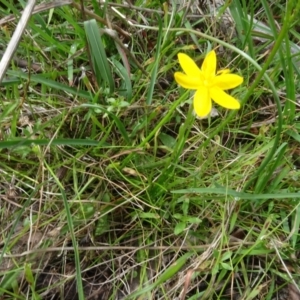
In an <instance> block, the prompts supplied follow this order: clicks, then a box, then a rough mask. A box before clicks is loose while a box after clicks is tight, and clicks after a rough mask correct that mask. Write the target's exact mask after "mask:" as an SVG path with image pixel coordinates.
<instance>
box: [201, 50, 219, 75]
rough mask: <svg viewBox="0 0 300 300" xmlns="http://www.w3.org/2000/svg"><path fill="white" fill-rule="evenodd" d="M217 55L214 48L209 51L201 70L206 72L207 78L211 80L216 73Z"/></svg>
mask: <svg viewBox="0 0 300 300" xmlns="http://www.w3.org/2000/svg"><path fill="white" fill-rule="evenodd" d="M216 68H217V56H216V52H215V51H214V50H212V51H210V52H208V54H207V55H206V56H205V58H204V61H203V64H202V67H201V70H202V72H203V73H204V76H205V79H207V80H210V79H211V78H212V77H214V76H215V75H216Z"/></svg>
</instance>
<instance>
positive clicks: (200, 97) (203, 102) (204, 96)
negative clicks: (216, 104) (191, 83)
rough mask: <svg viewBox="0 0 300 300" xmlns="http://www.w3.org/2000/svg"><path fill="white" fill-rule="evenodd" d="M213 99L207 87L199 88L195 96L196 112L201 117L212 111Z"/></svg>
mask: <svg viewBox="0 0 300 300" xmlns="http://www.w3.org/2000/svg"><path fill="white" fill-rule="evenodd" d="M211 106H212V103H211V98H210V96H209V92H208V89H207V87H205V86H202V87H201V88H199V89H198V90H197V91H196V93H195V96H194V110H195V112H196V114H197V115H198V116H199V117H205V116H207V115H208V114H209V113H210V111H211Z"/></svg>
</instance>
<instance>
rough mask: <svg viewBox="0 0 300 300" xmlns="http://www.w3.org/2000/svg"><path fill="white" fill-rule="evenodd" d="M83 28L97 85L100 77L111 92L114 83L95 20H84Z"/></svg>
mask: <svg viewBox="0 0 300 300" xmlns="http://www.w3.org/2000/svg"><path fill="white" fill-rule="evenodd" d="M84 29H85V34H86V37H87V42H88V45H89V48H90V54H91V58H92V63H93V68H94V72H95V75H96V78H97V80H98V84H99V86H101V82H100V79H101V78H102V79H103V80H104V81H105V83H106V84H108V86H109V89H110V93H113V92H114V87H115V84H114V80H113V77H112V73H111V70H110V67H109V64H108V60H107V57H106V53H105V49H104V45H103V43H102V38H101V35H100V31H99V27H98V25H97V22H96V21H95V20H89V21H85V22H84Z"/></svg>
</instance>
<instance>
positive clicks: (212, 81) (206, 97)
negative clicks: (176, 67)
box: [174, 50, 243, 117]
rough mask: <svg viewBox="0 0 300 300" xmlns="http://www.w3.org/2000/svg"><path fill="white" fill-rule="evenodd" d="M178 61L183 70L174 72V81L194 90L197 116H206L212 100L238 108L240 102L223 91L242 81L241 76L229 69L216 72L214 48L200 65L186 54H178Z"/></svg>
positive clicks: (226, 106)
mask: <svg viewBox="0 0 300 300" xmlns="http://www.w3.org/2000/svg"><path fill="white" fill-rule="evenodd" d="M178 60H179V63H180V65H181V67H182V69H183V71H184V73H182V72H175V74H174V77H175V80H176V82H177V83H178V84H179V85H181V86H182V87H184V88H186V89H190V90H196V93H195V96H194V109H195V112H196V114H197V115H198V116H199V117H205V116H207V115H208V114H209V113H210V111H211V109H212V101H211V100H213V101H215V102H216V103H218V104H219V105H221V106H223V107H225V108H228V109H239V108H240V103H239V101H238V100H236V99H235V98H233V97H232V96H230V95H228V94H227V93H225V92H224V90H230V89H232V88H235V87H237V86H238V85H240V84H241V83H242V82H243V77H241V76H239V75H235V74H229V72H230V71H229V70H227V69H226V70H221V71H218V72H216V67H217V57H216V52H215V51H214V50H212V51H210V52H209V53H208V54H207V55H206V57H205V59H204V61H203V63H202V66H201V69H200V68H198V66H197V65H196V63H195V62H194V61H193V60H192V59H191V58H190V57H189V56H188V55H186V54H184V53H179V54H178Z"/></svg>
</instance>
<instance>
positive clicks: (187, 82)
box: [174, 72, 201, 90]
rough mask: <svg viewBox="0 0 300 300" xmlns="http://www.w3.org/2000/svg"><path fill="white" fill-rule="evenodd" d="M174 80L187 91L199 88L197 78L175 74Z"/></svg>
mask: <svg viewBox="0 0 300 300" xmlns="http://www.w3.org/2000/svg"><path fill="white" fill-rule="evenodd" d="M174 78H175V80H176V82H177V83H178V84H179V85H181V86H182V87H184V88H186V89H189V90H197V89H198V88H199V87H200V86H201V81H200V79H199V78H198V77H190V76H188V75H185V74H183V73H181V72H175V74H174Z"/></svg>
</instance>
